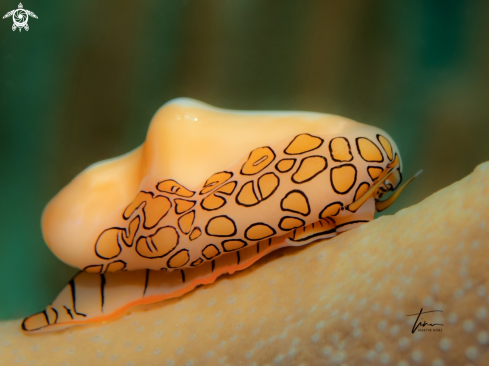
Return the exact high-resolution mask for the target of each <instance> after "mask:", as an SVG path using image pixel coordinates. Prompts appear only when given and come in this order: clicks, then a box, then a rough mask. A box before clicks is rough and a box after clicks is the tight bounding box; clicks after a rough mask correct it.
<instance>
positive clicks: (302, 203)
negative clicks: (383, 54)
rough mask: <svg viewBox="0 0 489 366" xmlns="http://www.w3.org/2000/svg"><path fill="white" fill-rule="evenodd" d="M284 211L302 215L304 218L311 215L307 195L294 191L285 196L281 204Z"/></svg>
mask: <svg viewBox="0 0 489 366" xmlns="http://www.w3.org/2000/svg"><path fill="white" fill-rule="evenodd" d="M280 205H281V207H282V210H284V211H292V212H297V213H300V214H302V215H304V216H307V215H309V213H310V208H309V201H308V200H307V197H306V195H305V194H304V193H303V192H302V191H299V190H294V191H291V192H289V193H287V194H286V195H285V197H284V198H283V199H282V202H281V203H280Z"/></svg>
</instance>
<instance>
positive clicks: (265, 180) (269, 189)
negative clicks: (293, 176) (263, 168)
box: [258, 173, 279, 200]
mask: <svg viewBox="0 0 489 366" xmlns="http://www.w3.org/2000/svg"><path fill="white" fill-rule="evenodd" d="M278 184H279V179H278V177H277V176H276V175H275V173H266V174H264V175H262V176H261V177H260V178H258V190H259V192H260V195H261V199H262V200H264V199H267V198H268V197H270V195H271V194H272V193H273V192H274V191H275V190H276V189H277V187H278Z"/></svg>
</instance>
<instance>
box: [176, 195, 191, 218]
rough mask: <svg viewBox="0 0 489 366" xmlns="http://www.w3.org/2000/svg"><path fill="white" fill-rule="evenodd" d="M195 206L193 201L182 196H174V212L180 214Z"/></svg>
mask: <svg viewBox="0 0 489 366" xmlns="http://www.w3.org/2000/svg"><path fill="white" fill-rule="evenodd" d="M194 206H195V201H189V200H184V199H182V198H175V213H176V214H177V215H180V214H182V213H184V212H185V211H188V210H190V209H191V208H192V207H194Z"/></svg>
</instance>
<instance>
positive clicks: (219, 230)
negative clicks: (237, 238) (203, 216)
mask: <svg viewBox="0 0 489 366" xmlns="http://www.w3.org/2000/svg"><path fill="white" fill-rule="evenodd" d="M205 231H206V233H207V235H210V236H233V235H234V234H236V226H235V224H234V222H233V220H231V219H230V218H229V217H227V216H216V217H213V218H212V219H210V220H209V222H208V223H207V226H206V227H205Z"/></svg>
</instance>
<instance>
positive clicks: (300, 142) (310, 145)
mask: <svg viewBox="0 0 489 366" xmlns="http://www.w3.org/2000/svg"><path fill="white" fill-rule="evenodd" d="M322 144H323V139H322V138H319V137H316V136H312V135H309V134H307V133H304V134H302V135H298V136H296V137H294V139H293V140H292V142H291V143H290V144H289V146H287V148H286V149H285V150H284V153H286V154H288V155H296V154H303V153H305V152H308V151H312V150H315V149H317V148H318V147H319V146H321V145H322Z"/></svg>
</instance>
